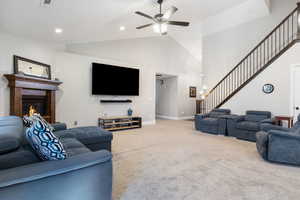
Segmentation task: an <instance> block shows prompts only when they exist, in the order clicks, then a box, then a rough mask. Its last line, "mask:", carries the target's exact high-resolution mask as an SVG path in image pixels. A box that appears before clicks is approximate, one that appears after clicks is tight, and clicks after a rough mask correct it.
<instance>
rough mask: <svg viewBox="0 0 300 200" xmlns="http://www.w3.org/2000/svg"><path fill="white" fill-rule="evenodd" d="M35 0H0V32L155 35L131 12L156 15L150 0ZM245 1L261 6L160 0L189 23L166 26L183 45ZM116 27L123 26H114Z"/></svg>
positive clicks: (234, 0)
mask: <svg viewBox="0 0 300 200" xmlns="http://www.w3.org/2000/svg"><path fill="white" fill-rule="evenodd" d="M41 1H42V0H1V1H0V31H1V30H2V31H5V32H8V33H11V34H14V35H21V36H24V37H30V38H34V39H39V40H46V41H55V42H63V43H81V42H95V41H105V40H118V39H126V38H137V37H149V36H158V35H157V34H154V33H153V31H152V30H151V28H149V29H144V30H136V29H135V27H136V26H139V25H143V24H145V23H148V22H149V21H148V20H147V19H145V18H142V17H140V16H137V15H135V14H134V12H135V11H137V10H139V11H142V12H145V13H148V14H149V15H155V14H157V12H158V4H157V3H156V0H52V3H51V5H50V6H42V4H41ZM250 1H252V2H253V1H256V2H258V1H260V2H261V3H258V4H257V7H258V9H259V8H260V7H262V5H263V4H264V5H265V0H165V3H164V5H163V11H165V10H166V9H168V8H169V7H170V6H171V5H174V6H176V7H178V8H179V11H178V12H177V13H176V14H175V15H174V16H173V17H172V20H184V21H190V22H191V26H190V27H189V28H182V27H172V28H170V30H169V33H170V35H171V36H174V38H175V39H178V41H179V42H181V43H182V44H183V45H184V44H185V38H190V37H191V34H192V37H201V33H200V32H201V30H200V28H199V24H201V23H202V22H205V21H207V20H209V19H210V18H211V17H213V16H217V15H219V14H220V13H223V12H225V11H226V10H230V9H233V8H235V7H237V6H240V5H242V4H246V3H247V2H250ZM255 6H256V5H255ZM208 24H209V23H208ZM120 26H125V27H126V30H125V31H120V30H119V27H120ZM55 28H62V29H63V34H60V35H57V34H55V33H54V29H55ZM199 31H200V32H199Z"/></svg>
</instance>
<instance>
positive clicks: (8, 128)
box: [0, 116, 24, 142]
mask: <svg viewBox="0 0 300 200" xmlns="http://www.w3.org/2000/svg"><path fill="white" fill-rule="evenodd" d="M5 138H16V139H18V140H19V141H20V142H21V141H22V140H23V138H24V127H23V121H22V118H20V117H16V116H7V117H0V140H2V139H5Z"/></svg>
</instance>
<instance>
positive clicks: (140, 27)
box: [136, 23, 154, 29]
mask: <svg viewBox="0 0 300 200" xmlns="http://www.w3.org/2000/svg"><path fill="white" fill-rule="evenodd" d="M153 24H154V23H151V24H146V25H143V26H139V27H136V29H142V28H146V27H149V26H152V25H153Z"/></svg>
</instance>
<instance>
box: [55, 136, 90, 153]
mask: <svg viewBox="0 0 300 200" xmlns="http://www.w3.org/2000/svg"><path fill="white" fill-rule="evenodd" d="M60 141H61V143H62V144H63V146H64V148H65V150H66V153H67V155H68V157H72V156H75V155H78V154H82V153H88V152H91V150H89V149H88V148H87V147H86V146H85V145H83V144H82V143H81V142H79V141H78V140H77V139H75V138H62V139H60Z"/></svg>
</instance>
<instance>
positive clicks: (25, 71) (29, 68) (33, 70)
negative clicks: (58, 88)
mask: <svg viewBox="0 0 300 200" xmlns="http://www.w3.org/2000/svg"><path fill="white" fill-rule="evenodd" d="M14 73H15V74H21V75H25V76H31V77H37V78H43V79H49V80H51V66H50V65H47V64H44V63H40V62H37V61H34V60H30V59H27V58H22V57H20V56H16V55H15V56H14Z"/></svg>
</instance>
